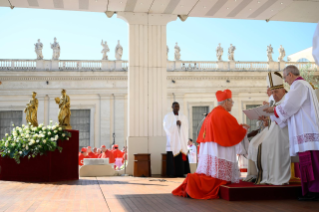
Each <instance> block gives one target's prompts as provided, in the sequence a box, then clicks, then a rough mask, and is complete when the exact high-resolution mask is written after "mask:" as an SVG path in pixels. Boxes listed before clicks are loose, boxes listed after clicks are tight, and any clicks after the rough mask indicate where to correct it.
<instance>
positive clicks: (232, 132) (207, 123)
mask: <svg viewBox="0 0 319 212" xmlns="http://www.w3.org/2000/svg"><path fill="white" fill-rule="evenodd" d="M246 132H247V130H246V129H244V128H243V127H242V126H241V125H240V124H238V122H237V120H236V119H235V117H233V116H232V115H231V114H230V113H229V112H228V111H226V110H225V109H224V108H223V107H222V106H218V107H216V108H214V109H213V110H212V112H210V113H209V114H208V116H207V117H206V119H205V120H204V122H203V125H202V128H201V130H200V133H199V135H198V138H197V143H205V142H215V143H217V144H219V145H220V146H223V147H231V146H234V145H236V144H238V143H240V142H241V141H242V140H243V139H244V137H245V135H246ZM201 148H202V147H201ZM199 160H201V159H200V155H199ZM219 169H222V167H220V168H219ZM228 183H230V182H228V181H225V180H222V179H218V178H214V177H211V176H207V175H205V174H197V173H194V174H188V175H187V177H186V179H185V180H184V182H183V183H182V185H180V186H179V187H178V188H176V189H175V190H174V191H173V192H172V193H173V195H176V196H182V197H186V196H187V194H188V195H189V196H190V197H192V198H194V199H217V198H219V196H218V193H219V187H220V186H221V185H225V184H228Z"/></svg>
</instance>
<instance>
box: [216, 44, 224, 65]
mask: <svg viewBox="0 0 319 212" xmlns="http://www.w3.org/2000/svg"><path fill="white" fill-rule="evenodd" d="M223 53H224V49H223V47H221V44H220V43H219V44H218V46H217V48H216V57H217V60H218V61H223V59H222V57H223Z"/></svg>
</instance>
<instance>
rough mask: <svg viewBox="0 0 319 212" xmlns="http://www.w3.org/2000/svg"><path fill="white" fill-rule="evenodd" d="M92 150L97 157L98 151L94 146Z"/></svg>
mask: <svg viewBox="0 0 319 212" xmlns="http://www.w3.org/2000/svg"><path fill="white" fill-rule="evenodd" d="M92 152H93V154H94V155H95V158H98V157H99V153H98V151H97V148H96V147H94V148H93V151H92Z"/></svg>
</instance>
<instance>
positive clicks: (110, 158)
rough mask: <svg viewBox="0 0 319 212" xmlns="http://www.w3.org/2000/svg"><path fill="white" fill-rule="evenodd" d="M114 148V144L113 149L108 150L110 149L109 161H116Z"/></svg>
mask: <svg viewBox="0 0 319 212" xmlns="http://www.w3.org/2000/svg"><path fill="white" fill-rule="evenodd" d="M114 150H115V148H114V145H113V146H112V149H110V150H108V151H109V163H115V157H114V154H113V151H114Z"/></svg>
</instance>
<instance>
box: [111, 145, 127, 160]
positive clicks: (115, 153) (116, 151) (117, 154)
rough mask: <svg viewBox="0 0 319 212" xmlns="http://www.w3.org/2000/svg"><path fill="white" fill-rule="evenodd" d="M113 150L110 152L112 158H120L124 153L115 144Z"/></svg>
mask: <svg viewBox="0 0 319 212" xmlns="http://www.w3.org/2000/svg"><path fill="white" fill-rule="evenodd" d="M113 148H114V150H112V153H113V156H114V158H122V157H123V154H124V153H123V152H122V151H121V150H119V145H117V144H115V145H114V147H113Z"/></svg>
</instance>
